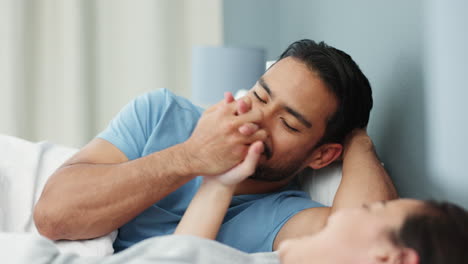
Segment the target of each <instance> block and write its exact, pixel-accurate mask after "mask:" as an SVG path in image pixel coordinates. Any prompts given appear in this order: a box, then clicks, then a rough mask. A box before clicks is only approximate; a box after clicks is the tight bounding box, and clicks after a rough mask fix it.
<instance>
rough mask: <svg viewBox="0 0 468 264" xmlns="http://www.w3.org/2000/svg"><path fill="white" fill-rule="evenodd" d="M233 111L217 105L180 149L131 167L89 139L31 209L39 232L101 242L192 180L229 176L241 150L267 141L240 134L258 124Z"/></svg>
mask: <svg viewBox="0 0 468 264" xmlns="http://www.w3.org/2000/svg"><path fill="white" fill-rule="evenodd" d="M236 111H237V110H236V106H235V104H234V103H227V102H221V103H219V104H218V105H216V106H214V107H212V108H210V109H208V110H207V111H205V113H204V114H203V116H202V117H201V119H200V120H199V122H198V124H197V127H196V128H195V130H194V132H193V134H192V136H191V137H190V138H189V140H187V141H186V142H184V143H182V144H179V145H175V146H172V147H170V148H167V149H165V150H162V151H159V152H156V153H153V154H151V155H148V156H146V157H142V158H139V159H135V160H132V161H128V159H127V157H126V156H125V155H124V154H123V153H122V152H121V151H120V150H119V149H118V148H116V147H115V146H114V145H112V144H111V143H109V142H107V141H105V140H102V139H94V140H93V141H92V142H90V143H89V144H88V145H87V146H85V147H84V148H83V149H82V150H80V151H79V152H78V153H77V154H76V155H75V156H73V157H72V158H71V159H70V160H68V161H67V162H66V163H65V164H64V165H62V166H61V167H60V168H59V169H58V170H57V171H56V172H55V173H54V174H53V175H52V176H51V177H50V179H49V180H48V182H47V184H46V186H45V188H44V190H43V193H42V195H41V197H40V199H39V201H38V203H37V205H36V207H35V209H34V221H35V224H36V226H37V228H38V231H39V232H40V233H41V234H42V235H44V236H46V237H48V238H50V239H54V240H57V239H72V240H74V239H88V238H94V237H98V236H102V235H105V234H107V233H109V232H111V231H113V230H115V229H117V228H118V227H120V226H122V225H123V224H125V223H126V222H128V221H129V220H131V219H133V218H134V217H135V216H137V215H138V214H139V213H141V212H142V211H143V210H145V209H146V208H148V207H149V206H151V205H152V204H153V203H155V202H157V201H158V200H160V199H162V198H164V197H165V196H166V195H168V194H169V193H171V192H173V191H174V190H176V189H177V188H179V187H180V186H181V185H183V184H184V183H186V182H187V181H189V180H191V179H193V177H194V176H196V175H216V174H219V173H222V172H224V171H226V170H228V169H229V168H232V167H233V166H235V165H236V164H237V163H239V162H240V161H241V160H242V159H243V158H244V157H245V154H246V152H247V148H248V147H247V145H248V144H251V143H253V142H254V141H256V140H263V139H264V138H265V137H266V132H265V131H264V130H258V131H255V132H254V133H253V134H251V135H248V136H246V135H243V134H241V133H239V131H238V130H239V129H240V127H242V125H243V124H246V123H249V122H255V120H257V119H259V118H261V116H260V115H259V113H258V112H253V111H251V112H249V114H246V115H242V116H236V115H235V113H236ZM213 128H216V129H213Z"/></svg>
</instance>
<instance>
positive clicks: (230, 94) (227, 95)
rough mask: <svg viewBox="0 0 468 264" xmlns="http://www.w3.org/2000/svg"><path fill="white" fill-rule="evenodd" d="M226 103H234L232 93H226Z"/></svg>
mask: <svg viewBox="0 0 468 264" xmlns="http://www.w3.org/2000/svg"><path fill="white" fill-rule="evenodd" d="M224 102H225V103H232V102H234V96H233V95H232V93H231V92H224Z"/></svg>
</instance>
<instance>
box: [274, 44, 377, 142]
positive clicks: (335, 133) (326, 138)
mask: <svg viewBox="0 0 468 264" xmlns="http://www.w3.org/2000/svg"><path fill="white" fill-rule="evenodd" d="M286 57H293V58H295V59H298V60H300V61H301V62H303V63H304V64H305V65H307V67H309V69H310V70H311V71H313V72H314V73H317V74H318V76H319V77H320V78H321V79H322V81H324V82H325V84H326V85H327V86H328V88H329V89H330V90H331V91H332V92H333V94H334V95H335V96H336V99H337V100H338V109H337V111H336V112H335V113H334V115H333V116H332V117H330V119H329V120H328V124H327V128H326V130H325V133H324V135H323V137H322V139H321V140H320V142H319V144H318V145H317V146H320V145H321V144H324V143H329V142H335V143H343V141H344V138H345V136H346V135H347V134H348V133H349V132H351V131H352V130H353V129H355V128H364V127H366V126H367V123H368V122H369V114H370V111H371V109H372V104H373V102H372V90H371V86H370V84H369V81H368V80H367V78H366V76H364V74H363V73H362V72H361V70H360V69H359V66H358V65H357V64H356V63H355V62H354V61H353V59H352V58H351V57H350V56H349V55H348V54H346V53H345V52H343V51H341V50H338V49H335V48H333V47H330V46H328V45H327V44H325V43H324V42H320V43H316V42H315V41H313V40H310V39H303V40H299V41H296V42H294V43H292V44H291V45H289V47H288V48H287V49H286V50H285V51H284V52H283V54H281V56H280V58H279V60H281V59H284V58H286Z"/></svg>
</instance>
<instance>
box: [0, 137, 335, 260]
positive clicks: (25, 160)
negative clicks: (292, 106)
mask: <svg viewBox="0 0 468 264" xmlns="http://www.w3.org/2000/svg"><path fill="white" fill-rule="evenodd" d="M76 151H77V150H76V149H73V148H68V147H64V146H59V145H56V144H52V143H49V142H39V143H34V142H29V141H25V140H22V139H19V138H15V137H11V136H5V135H0V263H57V264H58V263H150V262H151V263H154V262H153V260H158V262H157V263H193V264H198V263H226V264H234V263H278V260H277V257H276V255H275V254H271V253H270V254H253V255H248V254H245V253H242V252H240V251H237V250H235V249H232V248H229V247H227V246H224V245H221V244H220V243H218V242H215V241H208V240H203V239H199V238H193V237H180V236H166V237H161V238H151V239H148V240H145V241H143V242H141V243H138V244H137V245H135V246H133V247H131V248H130V249H128V250H125V251H123V252H122V253H119V254H116V255H112V253H113V251H114V250H113V248H112V243H113V241H114V239H115V237H116V235H117V231H114V232H112V233H110V234H108V235H106V236H103V237H100V238H96V239H90V240H81V241H55V242H53V241H50V240H48V239H46V238H44V237H41V236H40V235H39V234H38V232H37V230H36V227H35V225H34V222H33V218H32V212H33V208H34V204H35V203H36V201H37V200H38V199H39V196H40V194H41V191H42V188H43V186H44V184H45V182H46V181H47V178H48V177H49V176H50V175H51V174H52V173H53V172H54V171H55V170H56V168H58V167H59V166H60V165H61V164H62V163H63V162H64V161H65V160H66V159H68V158H69V157H70V156H71V155H73V154H74V153H75V152H76ZM340 179H341V166H340V165H339V164H336V165H334V166H331V167H329V168H327V169H325V170H321V171H318V172H313V177H305V181H304V190H305V191H309V192H310V193H311V196H312V198H313V199H314V200H316V201H318V202H321V203H322V204H325V205H330V204H331V203H332V201H333V197H334V194H335V192H336V189H337V187H338V185H339V183H340ZM218 253H219V254H221V255H219V254H218ZM217 254H218V255H217ZM223 254H224V255H225V256H229V258H223V257H222V256H223ZM110 255H112V256H110ZM210 255H211V257H210ZM150 260H151V261H150Z"/></svg>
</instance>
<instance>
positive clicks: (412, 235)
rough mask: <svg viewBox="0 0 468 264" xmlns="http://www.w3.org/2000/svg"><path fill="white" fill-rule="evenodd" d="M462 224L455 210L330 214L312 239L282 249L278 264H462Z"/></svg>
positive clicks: (386, 207) (395, 205) (370, 209)
mask: <svg viewBox="0 0 468 264" xmlns="http://www.w3.org/2000/svg"><path fill="white" fill-rule="evenodd" d="M467 225H468V215H467V212H466V211H465V210H463V209H461V208H460V207H457V206H454V205H449V204H437V203H434V202H422V201H417V200H410V199H401V200H394V201H388V202H378V203H373V204H371V205H363V206H362V207H361V208H353V209H343V210H340V211H338V212H336V213H334V214H333V215H332V216H331V217H330V218H329V220H328V222H327V225H326V226H325V227H324V229H323V230H322V231H321V232H320V233H318V234H317V235H314V236H308V237H303V238H301V239H295V240H291V241H288V242H286V243H284V244H282V245H281V246H280V256H281V259H282V263H283V264H289V263H297V264H300V263H310V262H314V261H315V262H318V263H322V264H325V263H349V264H353V263H359V264H365V263H424V264H426V263H462V262H463V260H466V252H465V251H464V250H463V249H464V248H465V247H466V245H467V244H468V241H467V240H468V235H467V228H468V226H467ZM447 254H451V256H446V255H447ZM464 254H465V255H464ZM441 257H444V260H443V261H442V262H440V258H441ZM428 259H430V260H431V261H432V262H430V261H428ZM452 259H454V260H452ZM456 259H459V262H456V261H455V260H456ZM447 260H450V261H451V262H450V261H447ZM436 261H439V262H436Z"/></svg>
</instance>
